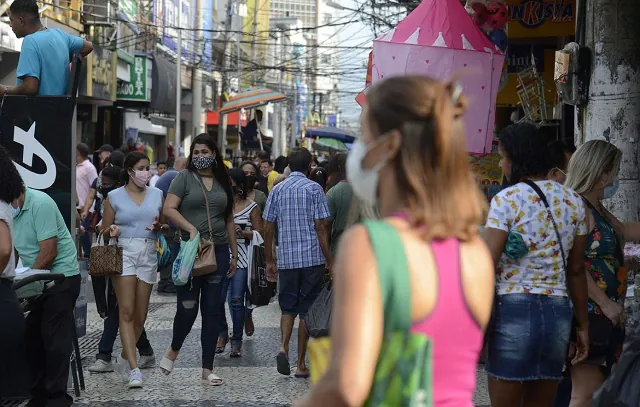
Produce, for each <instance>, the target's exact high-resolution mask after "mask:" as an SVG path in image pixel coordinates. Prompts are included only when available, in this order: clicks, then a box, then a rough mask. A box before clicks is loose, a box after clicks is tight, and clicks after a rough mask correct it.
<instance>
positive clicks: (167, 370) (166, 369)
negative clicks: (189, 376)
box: [160, 357, 176, 376]
mask: <svg viewBox="0 0 640 407" xmlns="http://www.w3.org/2000/svg"><path fill="white" fill-rule="evenodd" d="M174 363H176V361H175V360H171V359H169V358H167V357H163V358H162V360H160V370H161V371H162V373H163V374H164V375H165V376H169V375H170V374H171V372H172V371H173V364H174Z"/></svg>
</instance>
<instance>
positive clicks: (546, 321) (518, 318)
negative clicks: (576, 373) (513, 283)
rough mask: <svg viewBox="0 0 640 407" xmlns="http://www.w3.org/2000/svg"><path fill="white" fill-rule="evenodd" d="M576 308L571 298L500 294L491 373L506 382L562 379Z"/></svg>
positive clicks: (491, 348)
mask: <svg viewBox="0 0 640 407" xmlns="http://www.w3.org/2000/svg"><path fill="white" fill-rule="evenodd" d="M572 317H573V310H572V308H571V302H570V301H569V298H568V297H556V296H550V295H539V294H506V295H500V296H498V297H496V304H495V313H494V326H493V329H492V330H491V332H490V333H489V347H488V349H489V355H488V358H487V365H486V370H487V375H488V376H489V377H491V378H495V379H500V380H506V381H519V382H520V381H521V382H526V381H535V380H557V381H560V380H562V368H563V366H564V362H565V360H566V358H567V349H568V348H569V336H570V333H571V321H572Z"/></svg>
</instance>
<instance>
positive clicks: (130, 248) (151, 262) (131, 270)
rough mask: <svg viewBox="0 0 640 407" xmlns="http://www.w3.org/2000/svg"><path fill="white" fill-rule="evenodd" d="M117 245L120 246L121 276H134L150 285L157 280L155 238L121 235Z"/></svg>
mask: <svg viewBox="0 0 640 407" xmlns="http://www.w3.org/2000/svg"><path fill="white" fill-rule="evenodd" d="M118 246H120V247H122V276H136V277H138V279H139V280H141V281H144V282H145V283H147V284H151V285H153V284H155V283H156V282H157V281H158V254H157V253H156V239H145V238H139V237H125V238H123V237H121V238H120V239H118Z"/></svg>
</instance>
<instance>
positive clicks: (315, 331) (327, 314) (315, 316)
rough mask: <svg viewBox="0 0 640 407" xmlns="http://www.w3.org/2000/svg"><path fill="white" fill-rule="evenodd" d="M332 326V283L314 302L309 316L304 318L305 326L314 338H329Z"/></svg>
mask: <svg viewBox="0 0 640 407" xmlns="http://www.w3.org/2000/svg"><path fill="white" fill-rule="evenodd" d="M330 324H331V282H329V284H327V285H326V286H325V287H324V289H323V290H322V292H320V295H318V298H316V300H315V301H314V302H313V305H312V306H311V308H310V309H309V312H308V313H307V316H306V317H305V318H304V326H305V327H306V328H307V332H308V333H309V336H310V337H312V338H322V337H324V336H329V326H330Z"/></svg>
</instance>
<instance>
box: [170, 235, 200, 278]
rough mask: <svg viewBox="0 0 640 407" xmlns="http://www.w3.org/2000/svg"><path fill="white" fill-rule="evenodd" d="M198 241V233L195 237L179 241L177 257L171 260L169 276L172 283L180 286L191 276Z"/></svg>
mask: <svg viewBox="0 0 640 407" xmlns="http://www.w3.org/2000/svg"><path fill="white" fill-rule="evenodd" d="M199 243H200V233H198V235H197V236H196V237H195V239H192V240H189V241H187V242H185V241H184V240H183V241H181V242H180V251H179V252H178V257H176V260H175V261H174V262H173V270H172V272H171V278H172V279H173V284H175V285H178V286H182V285H186V284H187V283H188V282H189V279H190V278H191V271H192V270H193V263H195V261H196V255H197V254H198V247H199Z"/></svg>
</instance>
